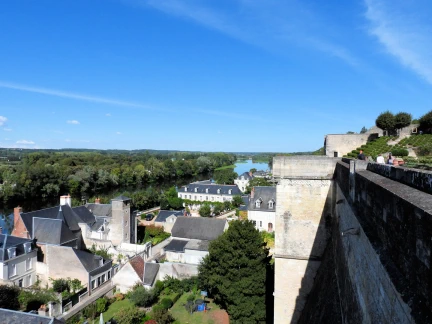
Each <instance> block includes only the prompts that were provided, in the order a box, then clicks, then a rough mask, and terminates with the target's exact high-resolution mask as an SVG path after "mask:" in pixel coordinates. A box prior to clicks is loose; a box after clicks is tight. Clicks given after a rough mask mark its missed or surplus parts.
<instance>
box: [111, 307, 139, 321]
mask: <svg viewBox="0 0 432 324" xmlns="http://www.w3.org/2000/svg"><path fill="white" fill-rule="evenodd" d="M144 316H145V313H144V312H142V311H140V310H139V309H138V308H137V307H125V308H122V309H120V310H119V311H118V312H117V313H116V314H115V315H114V319H115V320H116V323H118V324H140V323H141V319H142V318H143V317H144Z"/></svg>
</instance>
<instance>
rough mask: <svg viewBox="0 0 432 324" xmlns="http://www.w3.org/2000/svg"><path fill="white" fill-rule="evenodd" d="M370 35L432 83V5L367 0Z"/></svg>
mask: <svg viewBox="0 0 432 324" xmlns="http://www.w3.org/2000/svg"><path fill="white" fill-rule="evenodd" d="M365 4H366V8H367V11H366V18H367V19H368V21H369V23H370V26H369V32H370V34H372V35H373V36H375V37H377V39H378V40H379V42H380V43H381V44H382V45H383V46H384V47H385V49H386V50H387V52H388V53H389V54H391V55H393V56H394V57H396V58H397V59H398V60H399V62H400V63H401V64H403V65H404V66H406V67H408V68H410V69H411V70H413V71H414V72H415V73H417V74H418V75H420V76H421V77H423V78H424V79H425V80H426V81H427V82H428V83H430V84H432V60H431V58H432V21H431V19H430V14H431V10H430V9H429V10H428V9H427V8H430V2H427V1H426V2H425V1H402V0H391V1H390V0H365Z"/></svg>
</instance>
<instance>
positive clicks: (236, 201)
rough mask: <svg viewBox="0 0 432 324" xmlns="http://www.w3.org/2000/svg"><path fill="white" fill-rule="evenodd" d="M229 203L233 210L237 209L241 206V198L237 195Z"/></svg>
mask: <svg viewBox="0 0 432 324" xmlns="http://www.w3.org/2000/svg"><path fill="white" fill-rule="evenodd" d="M231 203H232V205H233V207H234V208H237V207H239V206H241V205H243V199H242V197H241V196H239V195H237V196H234V197H233V200H232V202H231Z"/></svg>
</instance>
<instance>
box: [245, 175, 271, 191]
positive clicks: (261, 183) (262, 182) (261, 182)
mask: <svg viewBox="0 0 432 324" xmlns="http://www.w3.org/2000/svg"><path fill="white" fill-rule="evenodd" d="M271 185H272V184H271V182H269V181H268V180H267V179H266V178H253V179H252V180H250V181H249V183H248V185H247V186H246V190H245V193H247V194H249V193H250V192H251V190H252V188H253V187H271Z"/></svg>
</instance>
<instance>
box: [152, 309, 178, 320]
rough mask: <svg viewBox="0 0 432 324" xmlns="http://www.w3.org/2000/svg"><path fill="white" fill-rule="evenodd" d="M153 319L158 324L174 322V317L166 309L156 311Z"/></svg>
mask: <svg viewBox="0 0 432 324" xmlns="http://www.w3.org/2000/svg"><path fill="white" fill-rule="evenodd" d="M152 317H153V319H154V320H155V321H156V322H157V323H158V324H170V323H172V322H174V317H172V315H171V314H170V313H169V312H168V311H167V310H166V309H161V308H159V309H156V310H155V311H154V312H153V316H152Z"/></svg>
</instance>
